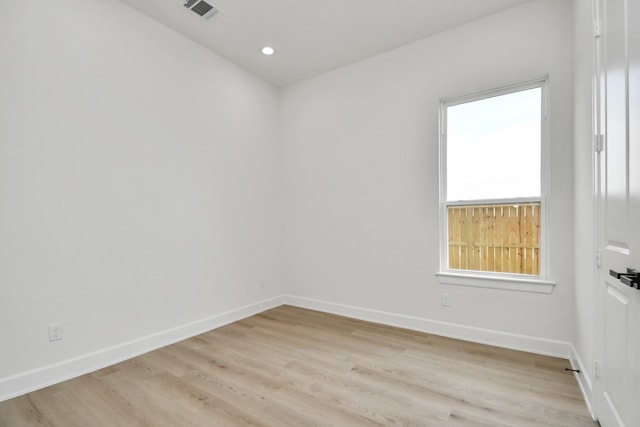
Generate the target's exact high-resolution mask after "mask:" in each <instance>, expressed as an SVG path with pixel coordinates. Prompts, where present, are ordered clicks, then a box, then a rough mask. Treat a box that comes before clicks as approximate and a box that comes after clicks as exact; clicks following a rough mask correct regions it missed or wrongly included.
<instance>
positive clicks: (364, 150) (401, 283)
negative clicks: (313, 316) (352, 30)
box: [280, 0, 574, 341]
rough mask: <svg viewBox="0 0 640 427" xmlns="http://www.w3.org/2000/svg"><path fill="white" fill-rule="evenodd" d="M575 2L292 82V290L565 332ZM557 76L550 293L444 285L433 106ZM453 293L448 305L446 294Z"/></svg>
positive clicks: (569, 308)
mask: <svg viewBox="0 0 640 427" xmlns="http://www.w3.org/2000/svg"><path fill="white" fill-rule="evenodd" d="M571 22H572V4H571V2H570V1H567V0H560V1H559V0H537V1H533V2H529V3H526V4H524V5H522V6H519V7H516V8H512V9H509V10H507V11H505V12H503V13H500V14H497V15H494V16H491V17H488V18H486V19H483V20H480V21H476V22H473V23H470V24H467V25H465V26H462V27H458V28H456V29H453V30H450V31H447V32H444V33H441V34H438V35H436V36H433V37H430V38H427V39H424V40H421V41H418V42H416V43H413V44H410V45H407V46H404V47H401V48H398V49H395V50H393V51H389V52H386V53H383V54H381V55H378V56H375V57H372V58H369V59H366V60H363V61H360V62H357V63H354V64H352V65H349V66H346V67H343V68H340V69H337V70H334V71H332V72H329V73H327V74H324V75H321V76H319V77H316V78H313V79H310V80H307V81H304V82H302V83H299V84H295V85H292V86H289V87H286V88H284V90H283V92H282V100H281V117H280V120H281V127H282V136H281V140H282V143H283V153H284V157H283V162H284V163H283V185H284V224H285V243H284V245H285V246H284V247H285V251H284V256H285V269H284V270H283V271H284V272H285V282H286V285H287V287H288V289H289V290H290V292H292V293H293V294H294V295H298V296H300V297H304V298H309V299H315V300H320V301H327V302H330V303H334V304H343V305H347V306H355V307H366V308H368V309H372V310H379V311H381V312H389V313H397V314H401V315H405V316H414V317H417V318H427V319H432V320H435V321H441V322H451V323H454V324H459V325H466V326H471V327H476V328H486V329H488V330H496V331H502V332H505V333H511V334H522V335H526V336H532V337H541V338H545V339H551V340H564V341H571V340H572V337H573V318H574V317H573V316H574V313H573V311H574V303H573V299H574V294H573V287H574V280H573V274H574V268H573V264H574V254H573V248H574V246H573V243H574V235H573V221H574V215H573V142H572V141H573V130H572V126H571V123H572V122H573V115H572V114H573V112H572V108H573V101H572V97H573V81H572V40H573V32H572V25H571ZM544 75H549V76H550V117H549V120H550V138H551V143H550V146H551V147H550V150H551V153H550V154H551V155H550V159H551V165H550V175H551V194H550V201H549V221H550V223H549V234H548V235H549V240H550V242H549V252H550V256H551V271H550V278H551V279H553V280H555V281H556V282H557V286H556V287H555V289H554V291H553V293H552V294H550V295H545V294H535V293H526V292H517V291H505V290H496V289H484V288H473V287H462V286H451V285H440V284H439V283H438V281H437V279H436V276H435V273H436V272H437V271H438V266H439V233H438V226H439V225H438V215H439V206H438V192H439V184H438V105H439V100H440V99H441V98H443V97H452V96H458V95H465V94H471V93H475V92H478V91H482V90H487V89H492V88H497V87H501V86H504V85H508V84H512V83H518V82H523V81H528V80H531V79H535V78H539V77H541V76H544ZM443 293H447V294H449V295H450V298H449V301H450V303H451V306H450V307H443V306H442V305H441V294H443Z"/></svg>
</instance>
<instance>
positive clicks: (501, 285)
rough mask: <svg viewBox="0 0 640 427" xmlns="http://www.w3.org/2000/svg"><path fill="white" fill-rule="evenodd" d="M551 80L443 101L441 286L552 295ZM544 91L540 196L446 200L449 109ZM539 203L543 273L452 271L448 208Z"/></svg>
mask: <svg viewBox="0 0 640 427" xmlns="http://www.w3.org/2000/svg"><path fill="white" fill-rule="evenodd" d="M548 80H549V79H548V77H543V78H540V79H536V80H531V81H528V82H524V83H519V84H513V85H509V86H503V87H501V88H498V89H492V90H487V91H483V92H478V93H474V94H472V95H466V96H459V97H455V98H443V99H441V100H440V117H439V126H440V132H439V135H440V138H439V139H440V271H439V272H437V273H436V276H437V277H438V280H439V281H440V283H441V284H445V285H460V286H474V287H482V288H493V289H505V290H514V291H522V292H537V293H551V292H552V291H553V287H554V286H555V282H554V281H552V280H550V279H549V276H548V274H549V247H548V241H549V240H548V226H547V224H548V211H549V209H548V194H549V115H548V111H549V103H548V99H549V89H548V86H549V81H548ZM535 88H540V89H541V97H542V102H541V104H542V105H541V108H542V114H541V122H542V123H541V126H542V129H541V150H542V152H541V156H540V162H541V165H540V167H541V170H540V197H539V198H538V197H533V198H531V197H527V198H509V199H490V200H486V199H484V200H469V201H454V202H448V201H447V198H446V196H447V135H446V132H447V108H449V107H452V106H455V105H459V104H464V103H467V102H473V101H479V100H482V99H487V98H492V97H496V96H501V95H507V94H510V93H515V92H520V91H524V90H528V89H535ZM525 202H540V251H539V257H540V258H539V259H540V274H539V275H526V274H512V273H500V272H487V271H473V270H452V269H449V260H448V256H449V249H448V248H449V245H448V235H447V234H448V224H447V221H448V215H447V208H448V207H449V206H460V205H472V204H503V203H525Z"/></svg>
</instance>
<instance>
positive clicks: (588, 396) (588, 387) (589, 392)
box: [569, 344, 597, 420]
mask: <svg viewBox="0 0 640 427" xmlns="http://www.w3.org/2000/svg"><path fill="white" fill-rule="evenodd" d="M569 361H570V362H571V367H572V368H573V369H578V370H580V372H574V376H575V377H576V381H578V385H579V386H580V391H581V392H582V397H583V398H584V402H585V404H586V405H587V409H588V410H589V413H590V414H591V417H592V418H593V419H594V420H596V419H597V418H596V415H595V411H594V410H593V409H594V408H593V400H592V399H593V383H592V382H591V377H590V376H589V371H587V370H586V369H585V365H584V364H583V363H582V359H581V358H580V355H579V354H578V351H577V350H576V348H575V347H574V346H573V344H572V345H571V358H570V359H569Z"/></svg>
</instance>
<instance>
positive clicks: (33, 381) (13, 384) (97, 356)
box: [0, 297, 284, 402]
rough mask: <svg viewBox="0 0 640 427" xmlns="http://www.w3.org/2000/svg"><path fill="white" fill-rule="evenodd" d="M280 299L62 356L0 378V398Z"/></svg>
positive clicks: (272, 304)
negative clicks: (68, 357) (42, 365)
mask: <svg viewBox="0 0 640 427" xmlns="http://www.w3.org/2000/svg"><path fill="white" fill-rule="evenodd" d="M283 302H284V298H283V297H275V298H271V299H267V300H264V301H260V302H257V303H255V304H250V305H246V306H244V307H240V308H237V309H233V310H230V311H227V312H224V313H220V314H216V315H213V316H210V317H207V318H205V319H201V320H198V321H195V322H192V323H188V324H185V325H181V326H177V327H175V328H171V329H167V330H165V331H161V332H157V333H155V334H151V335H147V336H145V337H141V338H138V339H135V340H132V341H128V342H125V343H122V344H118V345H115V346H113V347H109V348H105V349H102V350H99V351H96V352H93V353H89V354H85V355H82V356H78V357H74V358H72V359H67V360H63V361H62V362H58V363H55V364H52V365H48V366H44V367H41V368H38V369H34V370H32V371H28V372H22V373H19V374H16V375H12V376H9V377H5V378H0V402H2V401H4V400H7V399H11V398H13V397H17V396H20V395H22V394H25V393H29V392H31V391H34V390H38V389H40V388H43V387H47V386H50V385H53V384H56V383H59V382H62V381H66V380H68V379H71V378H75V377H78V376H80V375H84V374H86V373H89V372H93V371H96V370H98V369H102V368H104V367H107V366H110V365H113V364H115V363H119V362H122V361H124V360H127V359H131V358H132V357H135V356H139V355H141V354H143V353H147V352H149V351H152V350H155V349H158V348H161V347H164V346H167V345H169V344H173V343H176V342H178V341H181V340H184V339H187V338H191V337H193V336H196V335H199V334H201V333H204V332H207V331H210V330H212V329H216V328H219V327H221V326H224V325H227V324H229V323H232V322H235V321H237V320H240V319H244V318H246V317H249V316H253V315H254V314H258V313H261V312H263V311H265V310H268V309H270V308H273V307H277V306H280V305H282V304H283Z"/></svg>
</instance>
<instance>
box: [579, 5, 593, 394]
mask: <svg viewBox="0 0 640 427" xmlns="http://www.w3.org/2000/svg"><path fill="white" fill-rule="evenodd" d="M591 3H592V2H591V1H590V0H574V22H575V24H574V25H575V27H574V34H575V35H574V37H575V41H574V46H575V47H574V72H575V84H574V87H575V90H574V93H575V96H574V111H575V113H574V127H575V130H574V132H575V147H574V151H575V171H574V173H575V219H574V221H575V227H576V232H575V244H574V247H575V273H574V274H575V301H576V303H575V304H576V319H575V333H574V337H573V343H574V345H575V348H576V352H577V357H578V358H579V360H578V363H579V364H580V369H581V371H582V375H583V378H584V382H583V384H582V386H583V389H584V390H585V394H586V397H587V399H590V396H591V389H592V386H591V383H592V379H593V372H592V371H593V367H594V360H595V354H594V349H595V338H594V335H595V333H594V331H595V324H594V321H595V316H594V313H595V294H596V277H597V273H596V270H595V249H596V241H595V238H596V237H595V236H596V233H595V228H594V224H595V223H596V221H595V212H594V209H595V208H594V181H593V180H594V177H593V174H594V172H593V135H594V127H593V107H592V105H593V103H592V87H593V60H594V58H593V36H592V31H593V29H592V22H593V18H592V5H591Z"/></svg>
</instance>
